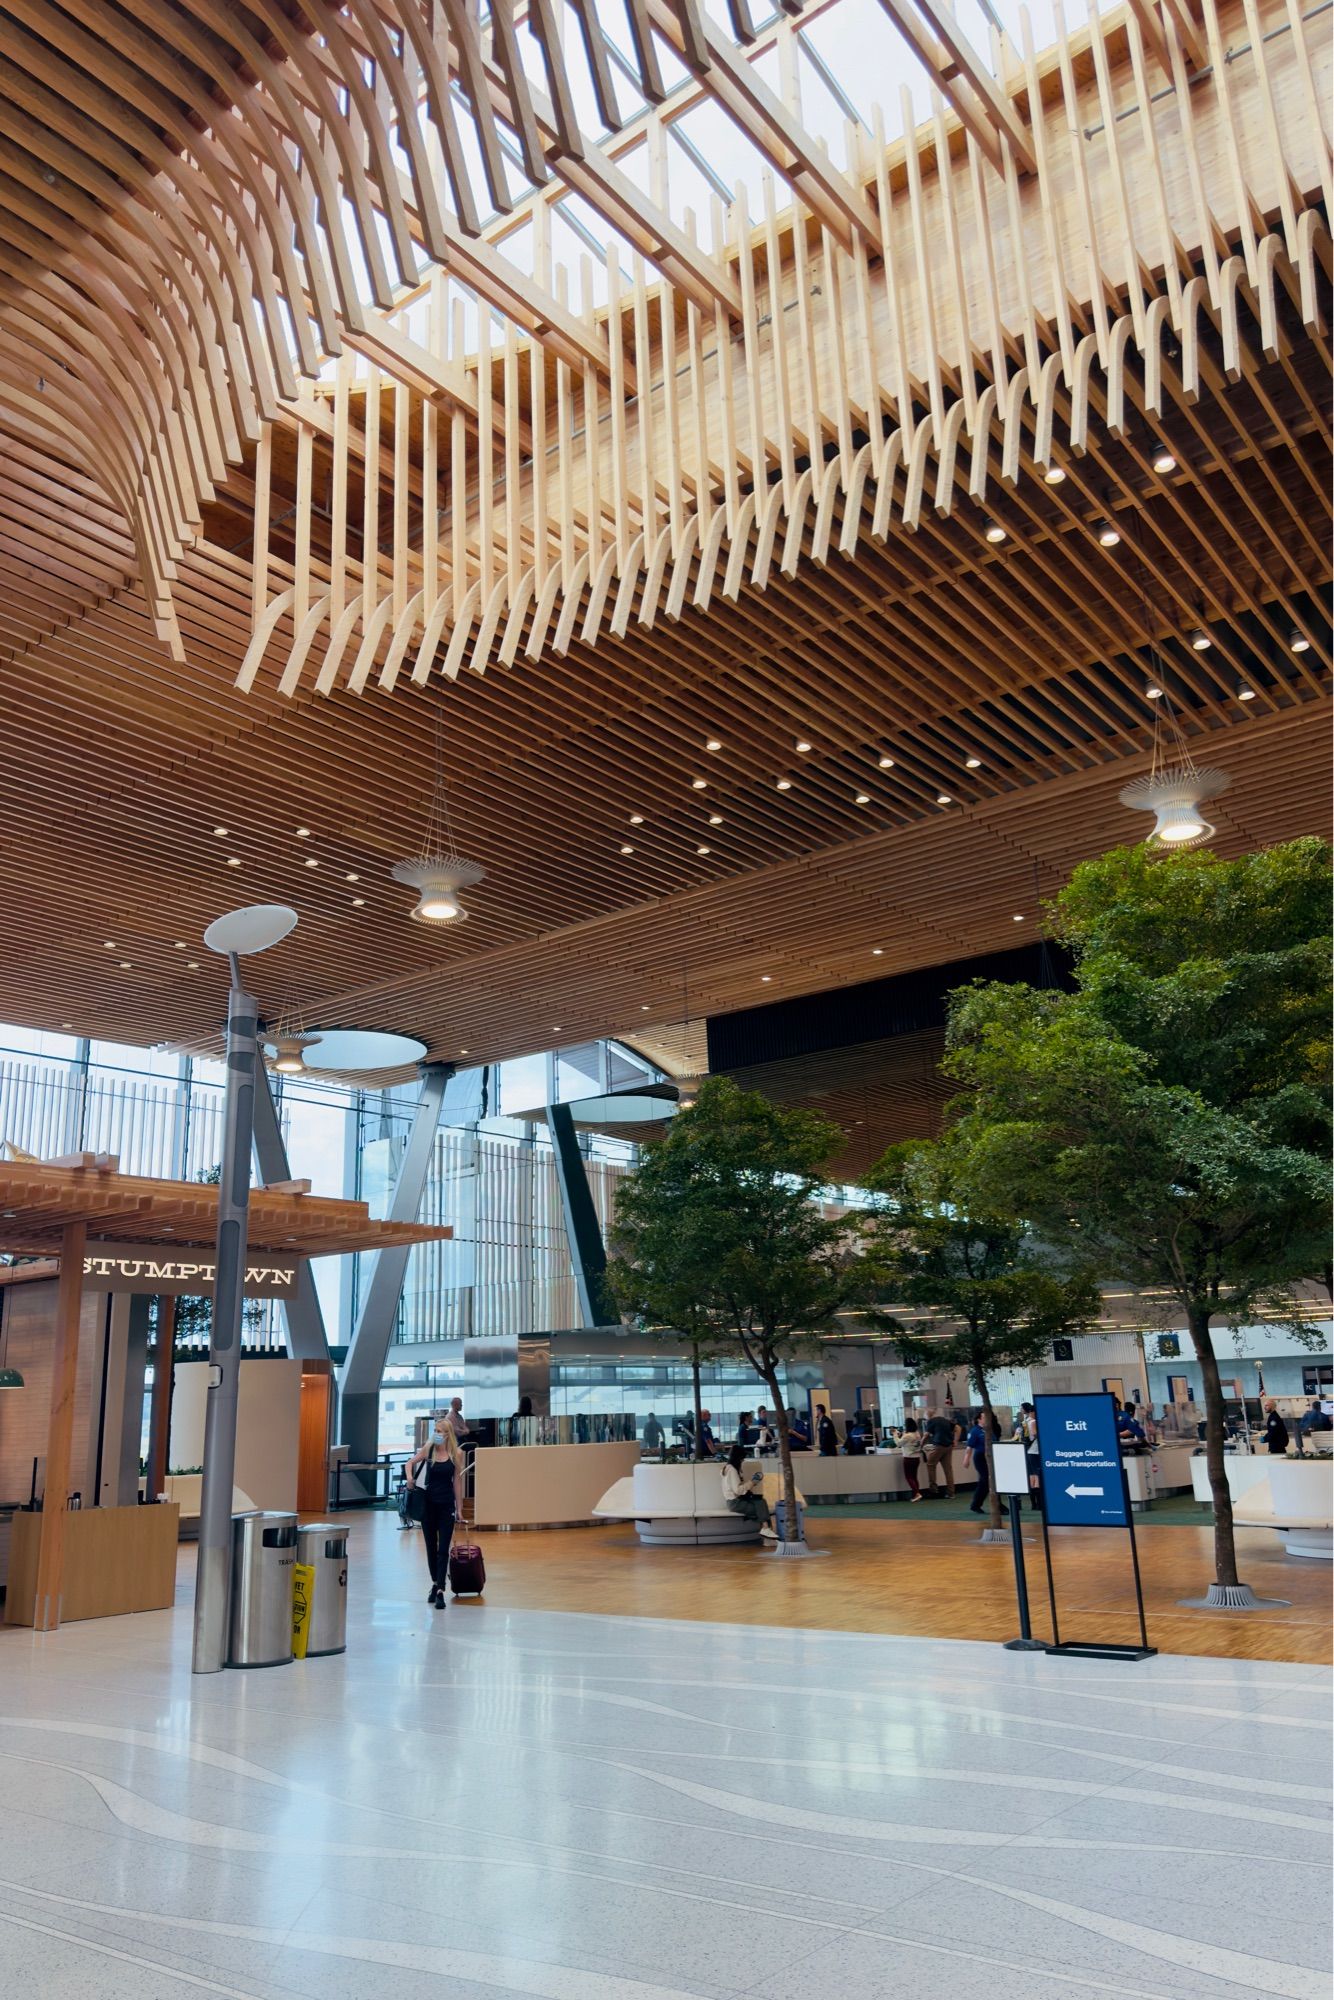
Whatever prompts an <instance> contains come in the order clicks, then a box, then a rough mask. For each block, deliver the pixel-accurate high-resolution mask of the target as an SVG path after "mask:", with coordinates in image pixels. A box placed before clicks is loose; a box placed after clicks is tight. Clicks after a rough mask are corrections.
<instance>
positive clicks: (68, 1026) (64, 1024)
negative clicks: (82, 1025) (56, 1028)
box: [60, 1021, 74, 1028]
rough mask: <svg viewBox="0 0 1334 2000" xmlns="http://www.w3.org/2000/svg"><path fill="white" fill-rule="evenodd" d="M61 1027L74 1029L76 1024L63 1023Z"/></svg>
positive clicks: (71, 1022) (70, 1022)
mask: <svg viewBox="0 0 1334 2000" xmlns="http://www.w3.org/2000/svg"><path fill="white" fill-rule="evenodd" d="M60 1025H61V1027H62V1028H72V1027H73V1026H74V1023H73V1021H62V1022H61V1024H60Z"/></svg>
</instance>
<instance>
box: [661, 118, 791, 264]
mask: <svg viewBox="0 0 1334 2000" xmlns="http://www.w3.org/2000/svg"><path fill="white" fill-rule="evenodd" d="M675 124H676V127H677V129H678V130H679V131H682V132H684V133H686V135H687V136H688V137H689V139H690V140H691V142H692V143H693V145H694V146H695V147H696V148H697V149H698V151H699V152H700V153H701V154H702V155H703V156H704V158H705V159H706V160H707V161H708V162H709V165H710V167H711V168H712V169H713V171H714V172H715V173H716V174H717V175H718V178H719V179H720V180H721V181H723V182H725V184H726V185H727V187H728V188H729V189H731V190H735V188H736V185H737V182H738V181H744V182H745V184H746V194H747V202H748V206H749V209H750V215H751V220H752V221H754V220H755V219H756V218H757V217H758V216H759V215H761V214H762V213H763V209H764V204H763V201H762V200H761V199H760V198H759V190H760V188H761V187H762V185H763V181H764V175H765V171H766V169H767V168H768V164H769V163H768V161H767V160H766V159H765V157H764V155H763V153H761V152H760V151H759V150H758V149H757V148H756V147H755V146H753V145H752V144H751V142H750V140H749V139H748V138H747V137H746V135H745V133H744V132H742V131H740V130H739V128H738V127H737V126H735V125H734V124H733V123H732V120H731V119H730V118H729V117H728V115H727V113H726V112H725V111H724V110H723V109H722V107H721V106H720V105H718V104H715V103H714V101H713V99H712V98H706V99H705V100H704V101H703V102H702V103H700V104H696V105H694V106H693V107H692V108H691V109H690V110H689V111H687V112H685V113H684V114H683V115H682V116H681V117H680V118H678V119H677V120H676V121H675ZM705 240H706V241H708V240H709V237H708V232H707V231H705Z"/></svg>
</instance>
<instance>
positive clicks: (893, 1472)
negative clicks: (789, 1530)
mask: <svg viewBox="0 0 1334 2000" xmlns="http://www.w3.org/2000/svg"><path fill="white" fill-rule="evenodd" d="M765 1463H766V1464H768V1460H767V1459H766V1461H765ZM792 1463H793V1465H794V1466H795V1467H796V1470H797V1480H798V1483H799V1485H800V1487H801V1490H802V1492H803V1493H804V1494H805V1495H806V1498H807V1500H810V1501H815V1502H816V1503H824V1502H829V1501H836V1500H881V1499H884V1500H893V1499H897V1498H899V1497H900V1496H906V1495H907V1494H908V1493H909V1492H910V1491H911V1488H910V1487H909V1485H908V1480H907V1476H906V1474H905V1473H904V1470H903V1453H902V1452H901V1451H876V1452H868V1453H867V1454H866V1456H865V1457H864V1458H845V1457H843V1456H842V1454H841V1453H840V1454H839V1456H838V1457H836V1458H822V1457H821V1455H820V1454H819V1452H814V1451H799V1452H794V1453H793V1457H792ZM943 1475H944V1467H943V1466H942V1467H941V1469H940V1472H939V1473H938V1474H937V1476H936V1484H937V1486H938V1487H939V1489H940V1491H941V1492H942V1493H943V1492H944V1490H945V1487H944V1481H943ZM917 1483H918V1485H919V1486H920V1487H921V1489H922V1491H923V1492H925V1491H926V1488H927V1476H926V1461H925V1459H923V1460H922V1461H921V1462H920V1463H919V1465H918V1468H917ZM954 1483H955V1485H956V1486H973V1485H975V1484H976V1483H977V1474H976V1472H975V1471H974V1469H973V1462H972V1460H971V1459H970V1457H969V1456H968V1453H967V1452H966V1451H965V1450H964V1448H963V1446H962V1445H959V1446H957V1447H956V1449H955V1453H954Z"/></svg>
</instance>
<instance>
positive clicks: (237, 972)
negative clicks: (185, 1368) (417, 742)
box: [192, 903, 296, 1674]
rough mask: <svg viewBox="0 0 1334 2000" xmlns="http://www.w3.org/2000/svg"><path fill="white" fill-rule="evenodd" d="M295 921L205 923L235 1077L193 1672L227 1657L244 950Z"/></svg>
mask: <svg viewBox="0 0 1334 2000" xmlns="http://www.w3.org/2000/svg"><path fill="white" fill-rule="evenodd" d="M295 923H296V911H295V910H289V909H288V908H287V906H286V905H285V904H283V903H256V904H253V905H252V906H251V907H250V908H249V909H244V910H230V911H229V912H228V913H227V915H226V916H225V917H219V918H218V919H217V920H216V922H214V923H211V924H210V925H209V927H208V929H207V930H206V931H205V932H204V943H205V944H206V945H207V946H208V948H209V950H210V951H216V952H218V953H220V954H221V955H222V956H223V957H225V958H226V960H227V964H228V968H229V970H230V973H231V983H230V988H229V991H228V995H227V1083H226V1092H225V1098H224V1107H223V1139H222V1174H221V1179H220V1181H219V1184H218V1239H217V1252H216V1257H215V1261H214V1272H213V1323H212V1331H211V1333H210V1336H209V1351H208V1360H209V1370H208V1402H207V1405H206V1408H205V1412H204V1472H203V1479H202V1481H201V1483H200V1495H199V1556H198V1560H197V1564H196V1569H195V1632H194V1659H193V1662H192V1665H193V1669H194V1672H195V1673H197V1674H216V1673H219V1672H221V1670H222V1668H223V1667H225V1666H226V1664H227V1625H228V1613H229V1611H230V1600H231V1564H232V1486H233V1483H234V1481H233V1476H234V1472H235V1467H236V1405H237V1392H238V1389H239V1387H240V1365H241V1313H242V1307H243V1305H244V1298H245V1266H246V1227H247V1222H248V1220H249V1212H250V1150H251V1145H252V1140H253V1132H254V1111H255V1064H256V1062H257V1061H258V1059H259V1040H258V1027H259V1018H258V1017H259V1006H258V1002H257V1001H256V999H255V996H254V994H253V993H247V992H246V990H245V987H244V986H243V985H242V983H241V963H240V961H241V959H242V957H250V956H252V955H253V954H254V953H255V952H259V951H267V950H268V949H269V947H270V945H275V944H278V943H279V942H280V940H281V939H283V938H285V937H286V936H287V934H288V932H289V931H290V930H292V928H293V926H294V925H295Z"/></svg>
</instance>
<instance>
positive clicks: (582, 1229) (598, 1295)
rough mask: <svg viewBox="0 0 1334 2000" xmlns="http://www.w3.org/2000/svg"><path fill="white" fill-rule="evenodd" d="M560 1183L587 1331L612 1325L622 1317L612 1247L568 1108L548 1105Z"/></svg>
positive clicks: (580, 1307)
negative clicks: (613, 1288) (612, 1281)
mask: <svg viewBox="0 0 1334 2000" xmlns="http://www.w3.org/2000/svg"><path fill="white" fill-rule="evenodd" d="M547 1124H548V1125H549V1127H550V1128H551V1145H552V1151H553V1152H554V1154H555V1158H556V1180H557V1183H558V1185H559V1187H560V1205H561V1210H562V1212H563V1214H564V1216H565V1240H566V1242H567V1243H568V1244H569V1246H570V1261H571V1263H572V1264H573V1265H574V1285H575V1296H576V1297H577V1298H578V1301H579V1315H580V1321H581V1324H582V1325H584V1326H611V1325H614V1324H615V1323H616V1321H617V1320H618V1319H619V1318H620V1315H619V1313H618V1312H617V1311H616V1308H615V1307H614V1306H613V1305H612V1303H611V1299H610V1297H609V1295H608V1292H607V1283H606V1279H607V1247H606V1245H605V1243H604V1242H603V1241H602V1230H601V1227H600V1226H599V1223H598V1217H597V1210H596V1209H595V1208H594V1206H593V1191H592V1189H591V1188H590V1187H589V1185H588V1173H587V1171H586V1169H585V1167H584V1156H583V1154H582V1153H581V1152H580V1150H579V1135H578V1133H577V1132H576V1131H575V1129H574V1119H573V1118H572V1117H571V1115H570V1107H569V1105H568V1104H548V1106H547Z"/></svg>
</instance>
